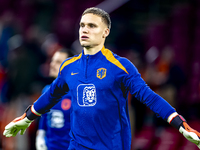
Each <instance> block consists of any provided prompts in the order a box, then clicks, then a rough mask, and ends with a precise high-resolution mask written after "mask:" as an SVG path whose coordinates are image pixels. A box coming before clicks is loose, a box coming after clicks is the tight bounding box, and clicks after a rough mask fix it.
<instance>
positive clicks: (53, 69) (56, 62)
mask: <svg viewBox="0 0 200 150" xmlns="http://www.w3.org/2000/svg"><path fill="white" fill-rule="evenodd" d="M67 57H68V55H67V54H66V53H63V52H56V53H55V54H54V55H53V57H52V59H51V63H50V70H49V76H50V77H54V78H56V77H57V76H58V72H59V68H60V65H61V63H62V62H63V61H64V60H65V59H66V58H67Z"/></svg>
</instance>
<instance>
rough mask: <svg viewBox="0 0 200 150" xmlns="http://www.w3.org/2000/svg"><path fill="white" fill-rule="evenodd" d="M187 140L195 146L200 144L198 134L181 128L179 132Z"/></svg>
mask: <svg viewBox="0 0 200 150" xmlns="http://www.w3.org/2000/svg"><path fill="white" fill-rule="evenodd" d="M179 131H180V132H181V133H182V134H183V135H184V137H185V138H186V139H188V140H189V141H190V142H192V143H195V144H197V145H198V144H199V143H200V139H199V137H198V136H197V134H196V133H194V132H188V131H186V130H185V129H184V128H183V127H180V130H179Z"/></svg>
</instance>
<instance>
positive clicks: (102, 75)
mask: <svg viewBox="0 0 200 150" xmlns="http://www.w3.org/2000/svg"><path fill="white" fill-rule="evenodd" d="M105 77H106V69H105V68H99V69H97V78H99V79H103V78H105Z"/></svg>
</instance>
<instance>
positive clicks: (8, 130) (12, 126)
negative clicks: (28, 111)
mask: <svg viewBox="0 0 200 150" xmlns="http://www.w3.org/2000/svg"><path fill="white" fill-rule="evenodd" d="M14 130H15V124H14V123H13V122H11V123H9V124H8V125H7V126H6V127H5V130H4V132H3V135H5V136H6V137H11V136H12V135H13V131H14Z"/></svg>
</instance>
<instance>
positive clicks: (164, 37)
mask: <svg viewBox="0 0 200 150" xmlns="http://www.w3.org/2000/svg"><path fill="white" fill-rule="evenodd" d="M107 1H108V0H107ZM102 2H104V1H103V0H85V1H84V2H82V1H78V0H17V1H15V0H0V113H1V114H2V115H0V131H1V132H0V149H2V150H35V134H36V130H37V125H38V121H37V120H36V121H34V123H32V124H31V126H30V127H29V128H28V130H27V132H26V134H25V135H23V136H21V135H17V136H16V137H11V138H5V137H3V136H2V132H3V130H4V127H5V125H6V124H7V123H9V122H10V121H11V120H12V119H14V118H15V117H18V116H20V115H21V114H22V113H23V112H22V111H23V110H25V108H26V107H27V106H28V105H30V104H32V103H33V102H34V101H35V100H37V98H38V97H39V96H40V94H41V91H42V89H43V87H44V86H45V85H46V84H50V81H51V79H49V78H48V72H49V70H48V68H49V63H50V61H51V57H52V56H53V54H54V53H55V52H56V51H58V50H59V49H60V48H62V47H65V48H68V49H70V50H71V52H72V53H73V54H77V53H79V52H80V51H81V48H80V46H79V45H78V44H77V43H78V42H77V39H78V27H79V19H80V16H81V13H82V12H83V10H84V9H85V8H87V7H92V6H97V5H98V4H100V3H102ZM110 16H111V20H112V27H111V33H110V35H109V37H108V39H107V42H106V45H105V46H106V47H107V48H109V49H111V50H112V51H113V52H114V53H117V54H118V55H120V56H124V57H127V58H128V59H129V60H130V61H132V62H133V64H134V65H135V66H136V67H137V68H138V70H139V72H140V73H141V76H142V78H143V79H144V80H145V81H146V82H147V84H148V85H149V86H150V87H151V88H152V89H153V90H154V91H155V92H156V93H158V94H159V95H160V96H162V97H163V98H164V99H165V100H167V101H168V102H169V103H170V104H171V105H172V106H173V107H175V108H176V109H177V111H178V112H179V113H180V114H182V115H183V116H184V117H185V118H186V119H187V120H188V122H190V124H191V126H192V127H194V128H195V129H197V130H199V131H200V109H199V106H200V42H199V39H200V22H199V20H200V2H199V1H198V0H190V1H189V0H188V1H187V0H182V1H181V0H174V1H173V0H163V1H159V0H157V1H154V0H141V1H137V0H130V1H127V3H125V4H124V5H122V6H120V7H119V8H117V9H116V10H114V11H112V12H110ZM129 107H130V109H129V110H130V120H131V125H132V136H133V142H132V149H133V150H160V149H162V150H195V149H196V146H195V145H192V144H190V143H188V142H186V141H185V140H184V139H183V137H180V135H179V133H178V132H177V131H176V130H174V129H173V128H171V127H170V126H169V125H168V124H167V123H166V122H165V121H163V120H161V119H159V117H158V116H156V115H155V114H153V113H152V112H151V111H150V110H149V109H148V108H146V106H144V105H143V104H141V103H140V102H138V101H137V100H135V98H134V97H132V96H131V95H130V96H129ZM177 133H178V134H177Z"/></svg>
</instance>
